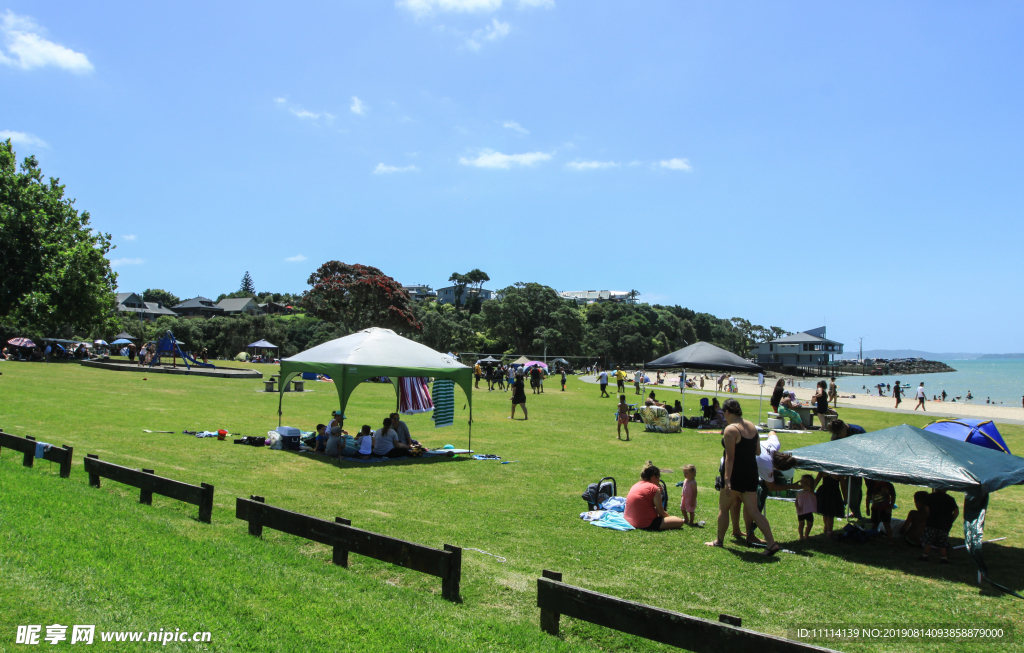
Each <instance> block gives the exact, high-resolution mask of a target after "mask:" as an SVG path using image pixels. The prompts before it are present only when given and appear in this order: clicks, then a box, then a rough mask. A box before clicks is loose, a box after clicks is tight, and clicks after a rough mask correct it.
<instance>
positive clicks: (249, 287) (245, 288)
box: [238, 270, 256, 297]
mask: <svg viewBox="0 0 1024 653" xmlns="http://www.w3.org/2000/svg"><path fill="white" fill-rule="evenodd" d="M238 291H239V292H244V293H245V294H246V295H248V296H249V297H255V296H256V284H254V283H253V282H252V277H250V276H249V271H248V270H246V271H245V276H244V277H242V286H241V287H240V288H239V289H238Z"/></svg>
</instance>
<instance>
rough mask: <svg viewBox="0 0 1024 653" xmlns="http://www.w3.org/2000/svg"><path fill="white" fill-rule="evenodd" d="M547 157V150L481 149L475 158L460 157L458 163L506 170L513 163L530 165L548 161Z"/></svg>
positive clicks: (549, 157) (548, 157)
mask: <svg viewBox="0 0 1024 653" xmlns="http://www.w3.org/2000/svg"><path fill="white" fill-rule="evenodd" d="M549 159H551V155H550V154H548V153H547V152H527V153H525V154H502V153H501V152H495V151H494V150H481V151H480V155H479V156H477V157H476V158H475V159H467V158H466V157H462V158H460V159H459V163H461V164H462V165H464V166H474V167H476V168H501V169H502V170H508V169H509V168H511V167H512V166H513V165H517V166H532V165H533V164H535V163H539V162H541V161H548V160H549Z"/></svg>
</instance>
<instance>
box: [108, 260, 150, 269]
mask: <svg viewBox="0 0 1024 653" xmlns="http://www.w3.org/2000/svg"><path fill="white" fill-rule="evenodd" d="M143 263H145V261H143V260H142V259H141V258H115V259H114V260H113V261H111V262H110V267H112V268H119V267H121V266H122V265H142V264H143Z"/></svg>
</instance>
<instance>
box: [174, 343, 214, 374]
mask: <svg viewBox="0 0 1024 653" xmlns="http://www.w3.org/2000/svg"><path fill="white" fill-rule="evenodd" d="M178 355H179V356H181V357H182V359H184V360H186V361H189V362H190V363H192V364H193V365H195V366H196V367H209V368H211V369H216V368H217V366H216V365H214V364H213V363H200V362H199V361H197V360H196V359H194V358H192V357H191V356H186V355H185V352H183V351H182V350H181V347H178Z"/></svg>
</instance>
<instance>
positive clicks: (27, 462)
mask: <svg viewBox="0 0 1024 653" xmlns="http://www.w3.org/2000/svg"><path fill="white" fill-rule="evenodd" d="M37 444H38V443H37V442H36V439H35V438H33V437H31V436H25V437H23V438H20V437H18V436H16V435H11V434H10V433H4V432H3V431H0V448H2V447H7V448H8V449H14V450H15V451H20V452H22V453H23V454H25V458H24V460H23V461H22V464H23V465H24V466H25V467H31V466H32V464H33V463H34V462H35V459H36V445H37ZM74 450H75V448H74V447H69V446H67V445H64V446H62V447H58V446H57V445H50V448H49V449H48V450H46V451H44V452H43V460H49V461H51V462H55V463H57V464H58V465H60V477H61V478H67V477H68V476H70V475H71V456H72V454H73V452H74Z"/></svg>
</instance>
